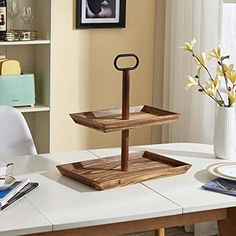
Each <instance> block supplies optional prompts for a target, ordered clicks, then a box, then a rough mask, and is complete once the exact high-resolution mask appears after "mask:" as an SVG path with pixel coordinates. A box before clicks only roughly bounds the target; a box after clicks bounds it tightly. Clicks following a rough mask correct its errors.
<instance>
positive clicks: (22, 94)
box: [0, 59, 35, 107]
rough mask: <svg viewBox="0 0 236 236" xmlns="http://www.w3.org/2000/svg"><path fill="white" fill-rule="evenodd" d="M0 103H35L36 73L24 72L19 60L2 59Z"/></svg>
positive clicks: (0, 62)
mask: <svg viewBox="0 0 236 236" xmlns="http://www.w3.org/2000/svg"><path fill="white" fill-rule="evenodd" d="M0 74H1V75H0V105H10V106H31V107H33V106H34V104H35V82H34V74H22V73H21V65H20V62H19V61H17V60H9V59H1V60H0Z"/></svg>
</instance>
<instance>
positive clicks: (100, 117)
mask: <svg viewBox="0 0 236 236" xmlns="http://www.w3.org/2000/svg"><path fill="white" fill-rule="evenodd" d="M121 114H122V111H121V108H118V109H109V110H101V111H90V112H83V113H74V114H70V116H71V117H72V119H73V120H74V121H75V123H77V124H80V125H83V126H86V127H89V128H93V129H96V130H99V131H102V132H104V133H106V132H113V131H118V130H127V129H134V128H140V127H144V126H151V125H162V124H168V123H171V122H174V121H176V120H177V119H178V118H179V116H180V114H178V113H173V112H169V111H165V110H160V109H158V108H154V107H150V106H146V105H144V106H134V107H130V118H129V120H122V115H121Z"/></svg>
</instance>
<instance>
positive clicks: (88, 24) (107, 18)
mask: <svg viewBox="0 0 236 236" xmlns="http://www.w3.org/2000/svg"><path fill="white" fill-rule="evenodd" d="M125 14H126V0H76V28H125Z"/></svg>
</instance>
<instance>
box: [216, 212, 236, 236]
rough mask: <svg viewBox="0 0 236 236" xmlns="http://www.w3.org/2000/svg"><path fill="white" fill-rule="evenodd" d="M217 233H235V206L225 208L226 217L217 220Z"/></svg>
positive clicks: (223, 235)
mask: <svg viewBox="0 0 236 236" xmlns="http://www.w3.org/2000/svg"><path fill="white" fill-rule="evenodd" d="M218 226H219V235H220V236H233V235H235V233H236V208H229V209H228V210H227V219H225V220H219V221H218Z"/></svg>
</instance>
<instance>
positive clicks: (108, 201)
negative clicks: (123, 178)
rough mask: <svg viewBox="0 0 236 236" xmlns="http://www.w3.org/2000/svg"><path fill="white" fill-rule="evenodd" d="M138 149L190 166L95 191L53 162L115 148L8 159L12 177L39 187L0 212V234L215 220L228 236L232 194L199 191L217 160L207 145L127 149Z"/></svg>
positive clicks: (106, 231)
mask: <svg viewBox="0 0 236 236" xmlns="http://www.w3.org/2000/svg"><path fill="white" fill-rule="evenodd" d="M140 150H149V151H152V152H156V153H161V154H164V155H166V156H170V157H172V158H176V159H179V160H183V161H185V162H187V163H190V164H192V167H191V169H190V170H189V171H188V172H187V173H186V174H182V175H177V176H171V177H165V178H162V179H155V180H150V181H145V182H143V183H139V184H134V185H129V186H125V187H120V188H114V189H110V190H105V191H96V190H94V189H92V188H90V187H88V186H85V185H83V184H81V183H78V182H76V181H74V180H71V179H69V178H67V177H64V176H61V174H60V173H59V172H58V171H57V169H56V168H55V166H56V165H58V164H64V163H68V162H76V161H82V160H88V159H94V158H99V157H105V156H113V155H117V154H119V152H120V149H118V148H117V149H101V150H88V151H78V152H74V153H64V154H47V155H38V156H31V157H27V156H24V157H13V158H11V159H10V161H13V162H14V163H15V166H16V167H15V170H16V174H17V175H19V176H28V177H30V178H31V180H32V181H37V182H39V184H40V186H39V187H37V188H36V189H35V190H33V191H32V192H30V193H29V194H27V195H26V196H25V197H24V198H23V199H21V200H20V201H18V202H16V203H15V204H13V205H12V206H10V207H8V208H6V209H5V210H3V211H1V212H0V235H4V236H5V235H6V236H7V235H19V234H21V235H22V234H35V235H52V236H53V235H83V236H84V235H88V236H91V235H96V236H100V235H101V236H106V235H119V234H125V233H129V232H139V231H146V230H153V229H158V228H162V227H170V226H176V225H183V224H190V223H197V222H204V221H209V220H215V219H216V220H221V221H220V230H221V231H222V232H221V233H222V234H221V235H222V236H232V235H233V234H232V232H234V231H235V230H236V208H235V207H236V198H235V197H232V196H228V195H223V194H219V193H214V192H210V191H206V190H203V189H201V186H202V185H203V184H204V183H206V182H208V181H210V180H211V179H213V178H214V176H211V175H210V174H208V173H207V171H206V170H205V168H206V167H207V166H208V165H210V164H214V163H217V162H222V160H219V159H215V158H214V156H213V154H212V147H211V146H208V145H200V144H162V145H149V146H143V147H141V146H140V147H132V148H131V150H130V151H140ZM1 160H2V159H1ZM227 214H228V220H225V219H226V218H227ZM230 216H232V217H230ZM21 218H22V219H27V222H26V221H23V222H22V221H20V220H19V219H21ZM9 222H10V223H9ZM226 224H227V227H225V225H226ZM225 229H227V230H225ZM42 232H45V233H44V234H41V233H42Z"/></svg>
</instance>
